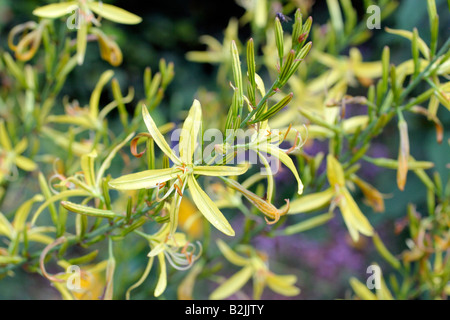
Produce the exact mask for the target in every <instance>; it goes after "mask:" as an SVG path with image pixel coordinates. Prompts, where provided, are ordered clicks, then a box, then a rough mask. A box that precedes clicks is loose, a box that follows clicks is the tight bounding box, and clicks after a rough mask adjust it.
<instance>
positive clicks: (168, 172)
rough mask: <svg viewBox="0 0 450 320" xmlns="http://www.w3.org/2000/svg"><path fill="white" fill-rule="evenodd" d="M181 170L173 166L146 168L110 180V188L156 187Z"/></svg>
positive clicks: (179, 173)
mask: <svg viewBox="0 0 450 320" xmlns="http://www.w3.org/2000/svg"><path fill="white" fill-rule="evenodd" d="M181 174H182V172H181V171H180V170H178V169H175V168H167V169H156V170H146V171H142V172H137V173H131V174H127V175H124V176H121V177H119V178H117V179H114V180H111V181H110V182H109V185H110V186H111V188H114V189H119V190H138V189H144V188H147V189H148V188H156V187H157V186H158V184H160V183H163V182H166V181H168V180H171V179H175V178H177V176H178V175H181Z"/></svg>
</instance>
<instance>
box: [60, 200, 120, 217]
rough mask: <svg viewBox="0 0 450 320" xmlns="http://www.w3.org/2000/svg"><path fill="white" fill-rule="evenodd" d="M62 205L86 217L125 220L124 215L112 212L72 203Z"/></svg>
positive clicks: (64, 202)
mask: <svg viewBox="0 0 450 320" xmlns="http://www.w3.org/2000/svg"><path fill="white" fill-rule="evenodd" d="M61 205H62V206H63V207H64V208H66V209H67V210H69V211H72V212H75V213H79V214H82V215H86V216H91V217H98V218H109V219H114V218H124V216H123V215H121V214H118V213H115V212H113V211H111V210H103V209H97V208H93V207H88V206H83V205H80V204H76V203H73V202H70V201H61Z"/></svg>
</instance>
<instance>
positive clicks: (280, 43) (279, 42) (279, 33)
mask: <svg viewBox="0 0 450 320" xmlns="http://www.w3.org/2000/svg"><path fill="white" fill-rule="evenodd" d="M275 43H276V46H277V51H278V59H279V63H280V68H281V67H282V66H283V57H284V38H283V27H282V26H281V22H280V19H278V17H276V18H275Z"/></svg>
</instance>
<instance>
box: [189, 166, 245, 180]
mask: <svg viewBox="0 0 450 320" xmlns="http://www.w3.org/2000/svg"><path fill="white" fill-rule="evenodd" d="M249 167H250V166H249V165H241V166H237V167H231V166H195V167H194V174H200V175H202V176H212V177H224V176H239V175H241V174H244V173H245V172H247V170H248V168H249Z"/></svg>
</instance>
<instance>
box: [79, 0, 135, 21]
mask: <svg viewBox="0 0 450 320" xmlns="http://www.w3.org/2000/svg"><path fill="white" fill-rule="evenodd" d="M87 5H88V7H89V9H91V10H92V11H94V12H95V13H96V14H98V15H99V16H101V17H103V18H105V19H108V20H111V21H114V22H117V23H122V24H138V23H140V22H141V21H142V18H141V17H139V16H137V15H135V14H134V13H131V12H128V11H126V10H124V9H122V8H119V7H116V6H113V5H111V4H106V3H103V2H88V4H87Z"/></svg>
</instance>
